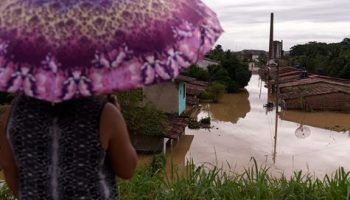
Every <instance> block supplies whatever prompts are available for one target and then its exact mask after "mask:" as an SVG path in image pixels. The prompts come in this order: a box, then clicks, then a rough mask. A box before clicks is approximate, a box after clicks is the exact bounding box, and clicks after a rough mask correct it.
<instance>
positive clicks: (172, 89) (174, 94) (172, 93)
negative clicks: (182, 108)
mask: <svg viewBox="0 0 350 200" xmlns="http://www.w3.org/2000/svg"><path fill="white" fill-rule="evenodd" d="M144 95H145V101H146V102H151V103H153V104H154V105H155V106H156V108H157V109H159V110H161V111H163V112H166V113H178V112H179V91H178V85H177V83H174V82H165V83H161V84H158V85H153V86H148V87H145V88H144Z"/></svg>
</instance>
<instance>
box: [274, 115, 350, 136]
mask: <svg viewBox="0 0 350 200" xmlns="http://www.w3.org/2000/svg"><path fill="white" fill-rule="evenodd" d="M280 117H281V119H283V120H285V121H290V122H296V123H300V124H303V125H309V126H313V127H317V128H323V129H329V130H333V131H337V132H346V130H350V114H344V113H335V112H298V111H284V112H282V113H281V114H280Z"/></svg>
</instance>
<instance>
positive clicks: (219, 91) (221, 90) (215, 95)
mask: <svg viewBox="0 0 350 200" xmlns="http://www.w3.org/2000/svg"><path fill="white" fill-rule="evenodd" d="M225 91H226V88H225V85H223V84H221V83H218V82H213V83H210V84H209V86H208V89H207V92H208V93H209V94H211V95H212V100H213V102H215V103H217V102H219V101H220V99H221V98H222V97H223V96H224V94H225Z"/></svg>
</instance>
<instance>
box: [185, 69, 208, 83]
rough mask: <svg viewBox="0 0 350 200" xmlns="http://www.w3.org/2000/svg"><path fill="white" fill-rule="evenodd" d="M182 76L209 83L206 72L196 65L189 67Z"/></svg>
mask: <svg viewBox="0 0 350 200" xmlns="http://www.w3.org/2000/svg"><path fill="white" fill-rule="evenodd" d="M184 75H186V76H189V77H193V78H196V79H197V80H200V81H209V73H208V71H207V70H204V69H202V68H200V67H198V66H197V65H191V67H190V68H188V69H187V70H186V71H185V72H184Z"/></svg>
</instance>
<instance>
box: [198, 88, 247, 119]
mask: <svg viewBox="0 0 350 200" xmlns="http://www.w3.org/2000/svg"><path fill="white" fill-rule="evenodd" d="M248 97H249V93H248V91H246V90H244V91H242V92H240V93H238V94H226V95H225V96H224V97H223V99H222V100H221V101H220V103H217V104H203V112H205V111H207V112H208V111H209V114H210V117H211V118H213V119H214V120H217V121H222V122H232V123H237V122H238V120H239V119H240V118H245V116H246V115H247V113H248V112H249V111H250V104H249V100H248Z"/></svg>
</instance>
